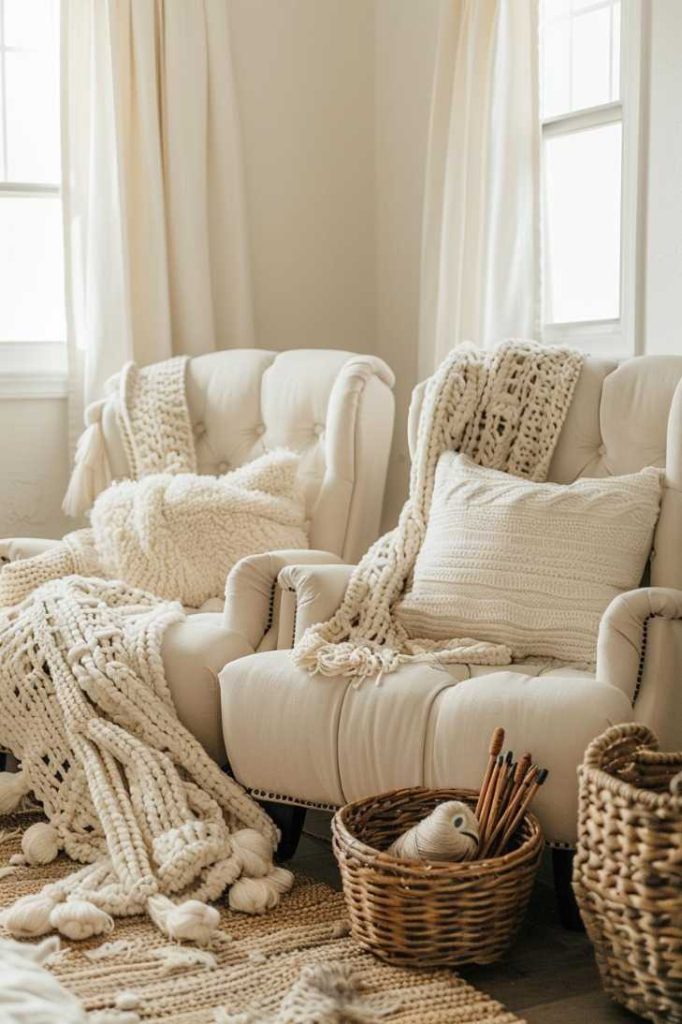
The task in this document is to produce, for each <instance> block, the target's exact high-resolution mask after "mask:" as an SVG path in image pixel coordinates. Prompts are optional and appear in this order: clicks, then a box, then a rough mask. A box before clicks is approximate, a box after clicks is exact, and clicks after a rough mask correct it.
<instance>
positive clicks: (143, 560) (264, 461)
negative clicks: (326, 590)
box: [91, 451, 308, 608]
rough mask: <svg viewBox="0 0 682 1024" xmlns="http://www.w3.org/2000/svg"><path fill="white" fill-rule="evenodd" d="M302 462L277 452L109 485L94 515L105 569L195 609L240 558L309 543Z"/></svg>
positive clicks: (217, 590) (219, 590) (220, 586)
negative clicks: (219, 470) (223, 466)
mask: <svg viewBox="0 0 682 1024" xmlns="http://www.w3.org/2000/svg"><path fill="white" fill-rule="evenodd" d="M299 461H300V456H298V455H296V454H294V453H293V452H288V451H273V452H268V453H267V454H265V455H262V456H261V457H260V458H258V459H254V461H253V462H250V463H248V464H247V465H246V466H242V467H241V469H236V470H234V471H233V472H232V473H226V474H225V475H224V476H220V477H213V476H203V475H202V476H198V475H196V474H194V473H180V474H178V475H176V476H172V475H169V474H167V473H159V474H153V475H151V476H145V477H143V478H142V479H141V480H123V481H121V482H120V483H115V484H112V485H111V486H110V487H109V488H107V490H106V491H103V492H102V494H100V496H99V497H98V498H97V501H96V502H95V505H94V507H93V510H92V514H91V519H92V529H93V533H94V541H95V549H96V552H97V555H98V557H99V559H100V561H101V564H102V568H103V570H104V572H105V573H106V575H107V576H109V577H111V578H113V579H123V580H125V581H126V583H129V584H131V585H132V586H135V587H141V588H142V589H143V590H147V591H150V592H151V593H152V594H155V595H156V596H157V597H162V598H168V599H170V600H179V601H181V602H182V603H183V604H184V605H187V606H188V607H191V608H198V607H199V606H200V605H202V604H203V603H204V602H205V601H207V600H209V598H214V597H219V596H221V595H222V594H223V593H224V589H225V579H226V577H227V574H228V572H229V571H230V569H231V568H232V566H233V565H234V564H235V562H238V561H239V559H240V558H244V557H245V556H246V555H256V554H260V553H261V552H265V551H273V550H277V549H279V548H305V547H307V546H308V539H307V535H306V528H305V522H304V515H305V513H304V505H303V494H302V491H301V488H300V485H299V483H298V477H297V470H298V465H299Z"/></svg>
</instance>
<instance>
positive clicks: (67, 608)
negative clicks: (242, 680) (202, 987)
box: [0, 576, 291, 942]
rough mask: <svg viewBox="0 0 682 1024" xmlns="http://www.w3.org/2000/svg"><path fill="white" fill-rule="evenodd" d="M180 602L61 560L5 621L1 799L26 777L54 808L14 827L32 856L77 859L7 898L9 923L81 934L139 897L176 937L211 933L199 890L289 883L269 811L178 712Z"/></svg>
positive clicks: (246, 899) (26, 929)
mask: <svg viewBox="0 0 682 1024" xmlns="http://www.w3.org/2000/svg"><path fill="white" fill-rule="evenodd" d="M181 616H182V610H181V608H180V606H179V605H177V604H171V603H159V602H158V601H157V600H156V599H154V598H152V597H150V595H148V594H146V593H144V592H143V591H139V590H134V589H132V588H129V587H127V586H126V585H125V584H123V583H120V582H117V581H114V582H105V581H101V580H87V579H83V578H81V577H76V576H72V577H69V578H67V579H65V580H55V581H53V582H51V583H48V584H45V585H44V586H43V587H41V588H39V589H38V590H37V591H36V592H35V593H34V594H33V595H32V596H31V597H30V598H28V599H27V601H26V602H25V603H24V604H23V605H21V606H19V607H18V608H16V609H13V611H12V613H11V614H10V615H9V616H8V617H7V621H6V622H5V624H4V626H3V627H2V628H1V629H0V651H1V652H2V657H1V660H0V745H3V746H6V747H8V748H9V749H10V750H12V751H13V752H14V753H15V754H16V756H17V757H18V758H19V759H20V761H21V765H22V770H21V772H20V773H18V774H9V773H4V775H1V776H0V780H1V782H2V785H0V812H3V811H4V812H6V811H7V810H9V809H10V808H11V806H12V804H13V803H15V802H16V801H17V800H18V799H19V798H21V796H22V795H23V794H25V793H28V792H33V793H34V794H35V795H36V796H37V798H38V799H39V800H40V801H41V803H42V804H43V807H44V809H45V812H46V814H47V816H48V818H49V822H50V824H49V825H42V824H37V825H35V826H32V828H31V829H29V830H28V831H27V832H26V833H25V834H24V843H23V849H24V852H25V854H26V857H27V859H28V860H29V862H42V861H45V860H50V859H53V858H54V856H56V854H57V852H58V850H60V849H63V850H64V851H65V852H66V853H67V854H68V855H69V856H70V857H71V858H72V859H73V860H75V861H79V862H82V863H84V864H85V865H86V866H85V867H84V868H82V869H81V870H79V871H76V872H75V873H74V874H73V875H71V876H69V877H68V878H66V879H65V880H63V881H60V882H58V883H56V884H54V885H49V886H47V887H46V888H45V889H44V890H43V892H42V893H41V894H40V895H39V896H28V897H25V898H23V899H22V900H19V901H18V902H17V903H15V904H14V906H13V907H12V908H11V909H10V910H9V911H7V912H6V914H5V918H4V924H5V925H6V927H7V928H8V929H9V931H10V932H11V933H12V934H13V935H15V936H17V937H26V936H36V935H42V934H44V933H46V932H48V931H50V930H52V929H57V930H59V931H61V932H62V933H63V934H65V935H67V936H68V937H69V938H72V939H78V938H88V937H90V936H91V935H96V934H100V933H107V932H109V931H111V929H112V928H113V920H112V917H113V916H122V915H130V914H141V913H148V914H149V915H150V916H151V917H152V919H153V920H154V922H155V923H156V924H157V925H158V927H159V928H160V929H161V930H162V931H164V932H165V933H166V934H168V935H169V936H170V937H172V938H176V939H193V940H196V941H199V942H207V941H209V940H210V938H211V935H212V933H213V932H214V931H215V929H216V927H217V924H218V913H217V911H216V910H215V909H213V908H211V907H209V906H208V905H206V903H205V902H203V901H205V900H215V899H217V898H218V897H219V896H220V895H221V894H222V893H223V892H224V891H225V890H226V889H227V888H229V887H230V886H232V889H231V892H230V902H231V905H233V906H234V907H235V908H236V909H241V910H250V911H257V912H259V911H262V910H264V909H266V908H267V907H269V906H273V905H274V904H275V903H276V902H277V901H278V898H279V893H280V892H282V891H285V890H286V889H287V888H288V887H289V885H290V884H291V876H290V874H289V873H288V872H284V871H282V870H280V869H278V868H273V867H272V852H273V849H274V846H275V843H276V831H275V827H274V825H273V824H272V822H271V821H270V820H269V818H268V817H267V816H266V815H265V813H264V812H263V811H262V810H261V809H260V807H259V806H258V805H257V804H256V803H255V802H254V801H253V800H252V799H251V798H250V797H249V796H247V794H246V793H245V792H244V791H243V790H242V789H241V787H240V786H238V785H237V783H235V782H234V781H233V780H232V779H230V778H229V777H228V776H226V775H225V774H223V773H222V772H221V770H220V769H219V768H218V766H217V765H216V764H215V763H214V762H213V761H212V760H211V759H210V758H209V757H208V755H207V754H206V753H205V752H204V750H203V748H202V747H201V745H200V744H199V743H198V742H197V741H196V740H195V739H194V738H193V737H192V735H191V734H190V733H189V732H188V731H187V730H186V729H185V728H184V726H182V725H181V724H180V722H179V720H178V718H177V715H176V713H175V710H174V707H173V703H172V700H171V696H170V692H169V690H168V687H167V685H166V682H165V678H164V672H163V665H162V661H161V653H160V648H161V640H162V637H163V632H164V630H165V629H166V627H167V626H168V625H169V624H170V623H172V622H174V621H176V620H177V619H178V618H180V617H181ZM33 830H36V831H35V833H34V834H32V832H33Z"/></svg>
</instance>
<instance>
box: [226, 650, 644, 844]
mask: <svg viewBox="0 0 682 1024" xmlns="http://www.w3.org/2000/svg"><path fill="white" fill-rule="evenodd" d="M481 672H482V670H481V668H480V667H478V668H475V669H471V668H470V667H469V666H466V665H456V666H448V668H447V669H445V668H441V667H434V666H431V665H418V664H407V665H404V666H402V667H401V668H400V670H399V671H398V672H396V673H393V674H391V675H387V676H385V677H384V679H383V682H382V683H381V685H380V686H376V685H374V684H373V683H371V682H365V683H363V685H361V686H358V687H356V686H354V685H353V682H352V680H349V679H347V678H342V677H334V678H326V677H322V676H319V675H318V676H311V675H309V674H308V673H307V672H305V671H303V670H301V669H297V668H296V667H295V666H294V665H293V664H292V662H291V658H290V656H289V653H288V652H286V651H273V652H270V653H267V654H258V655H255V656H252V657H247V658H243V659H241V660H240V661H237V662H232V663H231V664H230V665H226V666H225V668H224V669H223V671H222V672H221V673H220V689H221V705H222V724H223V738H224V741H225V746H226V748H227V752H228V757H229V760H230V763H231V765H232V768H233V770H234V772H235V775H236V777H237V779H238V780H239V781H240V782H241V783H242V784H243V785H245V786H247V787H249V788H250V789H254V790H257V791H258V792H260V793H263V794H270V795H271V796H273V797H278V796H279V797H286V798H289V799H294V800H296V799H298V800H300V801H302V802H312V803H320V804H333V805H341V804H344V803H346V802H348V801H350V800H356V799H359V798H361V797H365V796H368V795H370V794H372V793H378V792H382V791H386V790H390V789H395V788H399V787H402V786H417V785H426V786H444V785H457V786H464V787H468V788H475V787H476V786H478V784H479V782H480V780H481V777H482V774H483V770H484V768H485V764H486V758H487V748H488V742H489V739H490V735H491V733H492V731H493V729H494V728H495V727H496V726H498V725H503V726H504V727H505V729H506V731H507V741H506V746H508V747H510V748H511V749H513V750H514V751H515V752H516V753H517V754H520V753H523V751H525V750H530V751H531V752H532V754H533V756H534V758H535V759H536V760H537V761H538V762H539V763H540V764H541V765H543V766H545V767H547V768H549V769H550V776H549V779H548V782H547V784H546V785H545V786H544V787H543V789H542V790H541V791H540V794H539V796H538V799H537V801H536V809H537V812H538V815H539V817H540V819H541V822H542V824H543V827H544V828H545V831H546V835H547V838H548V839H550V840H552V841H555V842H566V843H572V842H574V841H575V835H576V807H577V779H576V769H577V766H578V764H579V763H580V761H581V760H582V755H583V753H584V750H585V747H586V746H587V744H588V743H589V741H590V740H591V739H592V738H593V737H594V736H596V735H597V734H598V733H600V732H601V731H602V730H603V729H605V728H606V727H607V726H608V725H609V724H611V723H613V722H620V721H627V720H629V719H630V718H631V717H632V709H631V706H630V704H629V702H628V700H627V698H626V697H625V695H624V694H623V693H622V692H621V691H620V690H617V689H615V688H614V687H611V686H607V685H606V684H604V683H600V682H597V681H596V680H595V679H594V677H593V676H592V675H590V674H589V673H588V672H585V671H581V670H577V669H570V668H569V669H565V668H563V669H556V668H548V667H547V666H546V665H544V664H540V663H538V664H536V665H518V666H514V667H512V669H509V670H504V671H492V672H491V671H490V670H487V671H485V672H483V674H481Z"/></svg>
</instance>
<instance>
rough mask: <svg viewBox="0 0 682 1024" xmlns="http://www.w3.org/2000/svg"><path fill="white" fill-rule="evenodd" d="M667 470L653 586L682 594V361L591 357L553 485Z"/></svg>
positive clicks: (413, 420) (416, 403) (414, 419)
mask: <svg viewBox="0 0 682 1024" xmlns="http://www.w3.org/2000/svg"><path fill="white" fill-rule="evenodd" d="M423 389H424V385H423V384H419V385H417V387H416V388H415V390H414V393H413V397H412V404H411V406H410V420H409V428H408V432H409V444H410V452H411V453H412V452H413V450H414V445H415V443H416V435H417V423H418V419H419V410H420V408H421V402H422V397H423ZM645 466H660V467H662V468H664V469H665V476H666V479H665V489H664V492H663V500H662V503H661V514H660V517H659V520H658V526H657V528H656V533H655V535H654V543H653V547H652V552H651V560H650V580H651V585H652V586H655V587H677V588H682V356H639V357H637V358H635V359H628V360H625V361H624V362H621V363H619V362H616V361H614V360H606V359H595V358H592V357H588V358H587V359H586V360H585V362H584V364H583V367H582V370H581V373H580V377H579V378H578V383H577V385H576V389H575V392H574V395H573V400H572V402H571V408H570V409H569V412H568V416H567V417H566V422H565V423H564V426H563V428H562V431H561V435H560V437H559V441H558V444H557V447H556V449H555V451H554V457H553V459H552V463H551V465H550V468H549V479H550V480H552V481H554V482H556V483H565V484H568V483H572V482H573V481H574V480H577V479H578V478H579V477H600V476H618V475H621V474H624V473H636V472H638V471H639V470H640V469H643V468H644V467H645Z"/></svg>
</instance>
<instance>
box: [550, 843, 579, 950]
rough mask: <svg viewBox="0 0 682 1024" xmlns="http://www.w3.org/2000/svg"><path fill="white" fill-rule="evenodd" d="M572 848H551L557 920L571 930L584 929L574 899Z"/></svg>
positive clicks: (573, 854) (573, 852) (573, 853)
mask: <svg viewBox="0 0 682 1024" xmlns="http://www.w3.org/2000/svg"><path fill="white" fill-rule="evenodd" d="M574 857H575V851H574V850H552V868H553V871H554V892H555V894H556V901H557V908H558V911H559V920H560V921H561V923H562V925H563V926H564V928H566V929H567V930H568V931H571V932H583V931H585V925H584V924H583V922H582V918H581V916H580V911H579V910H578V904H577V903H576V901H575V894H574V892H573V886H572V885H571V878H572V876H573V858H574Z"/></svg>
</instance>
